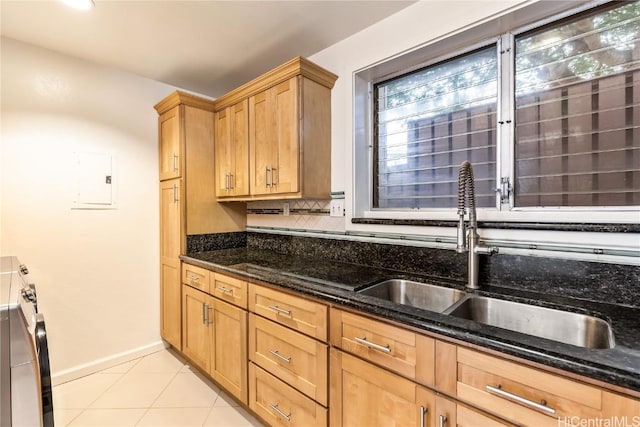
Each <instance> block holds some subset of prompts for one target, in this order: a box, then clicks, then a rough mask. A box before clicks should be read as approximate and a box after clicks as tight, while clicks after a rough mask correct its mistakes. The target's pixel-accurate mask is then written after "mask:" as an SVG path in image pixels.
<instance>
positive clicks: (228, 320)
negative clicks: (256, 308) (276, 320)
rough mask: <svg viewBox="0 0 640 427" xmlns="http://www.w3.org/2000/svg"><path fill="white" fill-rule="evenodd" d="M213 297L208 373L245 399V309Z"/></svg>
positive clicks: (240, 398) (237, 396) (235, 394)
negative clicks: (212, 345)
mask: <svg viewBox="0 0 640 427" xmlns="http://www.w3.org/2000/svg"><path fill="white" fill-rule="evenodd" d="M212 300H213V307H214V309H213V324H212V325H211V326H212V327H213V331H212V332H213V336H214V343H215V349H214V351H213V353H212V354H211V376H212V377H213V378H214V379H215V380H216V381H218V383H220V385H222V386H223V387H224V388H225V389H226V391H227V392H228V393H230V394H232V395H234V396H235V397H236V398H238V399H239V400H240V401H241V402H243V403H245V404H246V403H247V312H246V311H244V310H242V309H240V308H238V307H234V306H232V305H230V304H227V303H226V302H222V301H220V300H218V299H212Z"/></svg>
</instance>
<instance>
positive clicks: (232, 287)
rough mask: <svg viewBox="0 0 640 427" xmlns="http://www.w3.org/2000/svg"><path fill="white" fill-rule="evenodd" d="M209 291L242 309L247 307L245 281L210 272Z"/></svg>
mask: <svg viewBox="0 0 640 427" xmlns="http://www.w3.org/2000/svg"><path fill="white" fill-rule="evenodd" d="M210 291H211V294H212V295H213V296H215V297H216V298H220V299H221V300H223V301H226V302H228V303H230V304H233V305H237V306H238V307H242V308H244V309H246V308H247V282H245V281H244V280H240V279H236V278H234V277H229V276H225V275H224V274H219V273H215V274H214V273H212V274H211V286H210Z"/></svg>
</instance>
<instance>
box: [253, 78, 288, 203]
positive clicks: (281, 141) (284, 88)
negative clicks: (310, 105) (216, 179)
mask: <svg viewBox="0 0 640 427" xmlns="http://www.w3.org/2000/svg"><path fill="white" fill-rule="evenodd" d="M299 78H301V77H292V78H291V79H289V80H287V81H285V82H282V83H280V84H279V85H277V86H274V87H272V88H269V89H267V90H265V91H264V92H261V93H259V94H257V95H254V96H252V97H251V98H249V143H250V152H251V155H250V168H251V171H250V172H251V193H252V194H254V195H263V194H284V193H295V192H298V188H299V176H298V175H299V168H300V120H299V118H300V106H299V102H300V98H299V96H298V79H299Z"/></svg>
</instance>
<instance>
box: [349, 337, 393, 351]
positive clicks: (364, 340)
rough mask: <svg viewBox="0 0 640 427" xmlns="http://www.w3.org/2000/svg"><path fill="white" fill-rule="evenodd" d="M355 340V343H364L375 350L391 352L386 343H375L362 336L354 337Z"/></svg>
mask: <svg viewBox="0 0 640 427" xmlns="http://www.w3.org/2000/svg"><path fill="white" fill-rule="evenodd" d="M355 340H356V342H357V343H360V344H362V345H366V346H367V347H371V348H373V349H375V350H379V351H384V352H385V353H391V347H389V345H388V344H387V345H380V344H376V343H374V342H371V341H367V337H363V338H358V337H355Z"/></svg>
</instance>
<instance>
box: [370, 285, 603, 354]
mask: <svg viewBox="0 0 640 427" xmlns="http://www.w3.org/2000/svg"><path fill="white" fill-rule="evenodd" d="M359 293H361V294H365V295H369V296H372V297H375V298H380V299H383V300H387V301H391V302H393V303H396V304H402V305H408V306H412V307H416V308H420V309H423V310H428V311H433V312H437V313H442V314H447V315H450V316H453V317H458V318H462V319H468V320H473V321H476V322H479V323H483V324H486V325H491V326H494V327H497V328H502V329H507V330H510V331H515V332H519V333H522V334H526V335H531V336H536V337H540V338H546V339H549V340H553V341H558V342H562V343H565V344H571V345H575V346H578V347H583V348H589V349H608V348H613V347H614V345H615V343H614V338H613V331H612V329H611V325H610V324H609V323H608V322H606V321H605V320H603V319H600V318H598V317H595V316H590V315H587V314H581V313H573V312H570V311H564V310H558V309H553V308H547V307H541V306H537V305H531V304H524V303H520V302H514V301H508V300H503V299H498V298H491V297H486V296H480V295H476V294H470V293H466V292H464V291H461V290H459V289H453V288H447V287H444V286H436V285H432V284H427V283H421V282H413V281H409V280H401V279H392V280H386V281H384V282H380V283H377V284H374V285H372V286H369V287H367V288H365V289H362V290H360V291H359Z"/></svg>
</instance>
